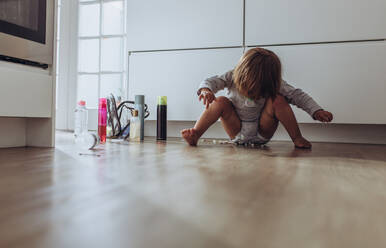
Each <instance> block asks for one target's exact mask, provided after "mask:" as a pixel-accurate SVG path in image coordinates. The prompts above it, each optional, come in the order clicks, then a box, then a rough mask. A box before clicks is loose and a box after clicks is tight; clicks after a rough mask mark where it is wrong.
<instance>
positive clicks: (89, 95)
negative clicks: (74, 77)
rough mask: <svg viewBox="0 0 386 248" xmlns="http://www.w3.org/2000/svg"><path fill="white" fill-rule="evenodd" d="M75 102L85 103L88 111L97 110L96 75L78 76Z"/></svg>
mask: <svg viewBox="0 0 386 248" xmlns="http://www.w3.org/2000/svg"><path fill="white" fill-rule="evenodd" d="M77 95H78V97H77V100H78V101H80V100H83V101H86V107H87V108H88V109H97V108H98V75H79V76H78V94H77Z"/></svg>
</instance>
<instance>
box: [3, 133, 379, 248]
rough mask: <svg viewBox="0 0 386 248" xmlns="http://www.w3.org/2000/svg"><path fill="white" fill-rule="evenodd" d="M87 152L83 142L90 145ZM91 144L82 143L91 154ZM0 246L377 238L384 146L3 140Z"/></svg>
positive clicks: (332, 242)
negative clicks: (18, 144) (15, 143)
mask: <svg viewBox="0 0 386 248" xmlns="http://www.w3.org/2000/svg"><path fill="white" fill-rule="evenodd" d="M88 153H90V152H88ZM90 154H91V153H90ZM0 202H1V205H0V247H7V248H12V247H55V248H56V247H72V248H73V247H130V248H132V247H157V248H158V247H178V248H185V247H195V248H198V247H225V248H226V247H248V248H250V247H278V248H279V247H280V248H281V247H296V248H298V247H307V248H312V247H315V248H316V247H318V248H319V247H329V248H331V247H337V248H338V247H339V248H342V247H350V248H352V247H361V248H362V247H386V235H385V233H386V146H376V145H351V144H327V143H314V147H313V150H312V151H304V150H295V149H293V146H292V144H291V143H287V142H282V143H280V142H272V143H270V144H269V145H268V146H267V147H265V148H261V149H252V148H241V147H234V146H232V145H214V144H210V143H204V144H201V145H200V146H199V147H188V146H187V145H185V144H184V143H183V142H181V141H179V140H177V141H169V142H168V143H167V144H165V143H158V144H157V143H156V142H154V141H153V140H148V141H146V142H144V143H130V144H122V143H121V144H119V143H109V144H107V145H106V146H105V147H103V148H100V149H99V150H97V151H96V152H94V153H93V155H79V151H78V150H77V149H76V148H75V146H74V144H73V143H72V140H71V137H70V136H69V135H68V134H65V133H59V134H58V142H57V148H56V149H37V148H16V149H1V150H0Z"/></svg>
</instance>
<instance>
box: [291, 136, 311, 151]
mask: <svg viewBox="0 0 386 248" xmlns="http://www.w3.org/2000/svg"><path fill="white" fill-rule="evenodd" d="M293 142H294V144H295V147H296V148H301V149H310V148H311V146H312V145H311V143H310V142H309V141H308V140H306V139H305V138H303V137H302V136H300V137H299V138H296V139H295V140H294V141H293Z"/></svg>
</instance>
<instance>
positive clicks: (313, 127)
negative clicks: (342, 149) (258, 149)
mask: <svg viewBox="0 0 386 248" xmlns="http://www.w3.org/2000/svg"><path fill="white" fill-rule="evenodd" d="M193 125H194V122H192V121H169V122H168V137H181V136H180V130H181V129H184V128H191V127H193ZM156 127H157V126H156V121H146V124H145V135H146V136H155V135H156ZM300 129H301V131H302V134H303V136H304V137H306V138H307V139H309V140H310V141H313V142H336V143H363V144H386V125H369V124H366V125H362V124H322V123H320V124H319V123H312V124H311V123H307V124H306V123H305V124H300ZM203 138H228V136H227V135H226V133H225V131H224V129H223V128H222V126H221V123H220V122H217V123H215V124H214V125H213V126H212V127H210V128H209V130H208V131H207V132H206V133H205V134H204V136H203ZM272 140H290V138H289V136H288V134H287V132H286V131H285V130H284V128H283V127H282V126H279V128H278V130H277V132H276V134H275V135H274V137H273V139H272Z"/></svg>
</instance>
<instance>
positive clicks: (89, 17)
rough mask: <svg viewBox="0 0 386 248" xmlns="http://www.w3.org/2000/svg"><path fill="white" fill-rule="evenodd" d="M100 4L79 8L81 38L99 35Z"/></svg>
mask: <svg viewBox="0 0 386 248" xmlns="http://www.w3.org/2000/svg"><path fill="white" fill-rule="evenodd" d="M99 8H100V4H99V3H98V4H87V5H80V6H79V36H96V35H99V21H100V20H99V19H100V15H99V14H100V9H99Z"/></svg>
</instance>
